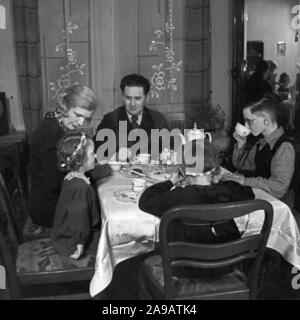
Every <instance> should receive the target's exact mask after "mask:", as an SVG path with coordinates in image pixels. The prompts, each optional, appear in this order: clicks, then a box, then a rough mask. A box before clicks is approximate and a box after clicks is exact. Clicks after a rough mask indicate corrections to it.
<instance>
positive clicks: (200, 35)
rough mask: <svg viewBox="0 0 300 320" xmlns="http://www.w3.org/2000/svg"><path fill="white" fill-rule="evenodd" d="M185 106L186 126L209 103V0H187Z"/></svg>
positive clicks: (197, 117)
mask: <svg viewBox="0 0 300 320" xmlns="http://www.w3.org/2000/svg"><path fill="white" fill-rule="evenodd" d="M185 3H186V8H185V12H186V17H185V21H186V23H185V27H186V34H185V38H186V41H185V75H184V77H185V79H184V85H185V105H186V126H187V127H188V128H191V127H193V124H194V122H197V124H199V125H200V126H201V128H205V123H203V124H202V123H201V121H202V119H203V112H204V113H206V112H207V110H206V109H207V107H208V106H210V102H211V26H210V24H211V23H210V4H209V0H186V1H185Z"/></svg>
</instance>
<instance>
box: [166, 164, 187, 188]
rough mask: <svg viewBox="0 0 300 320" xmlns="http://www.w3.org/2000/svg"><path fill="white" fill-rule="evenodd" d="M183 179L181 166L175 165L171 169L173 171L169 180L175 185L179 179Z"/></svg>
mask: <svg viewBox="0 0 300 320" xmlns="http://www.w3.org/2000/svg"><path fill="white" fill-rule="evenodd" d="M184 179H185V176H184V173H183V172H182V171H181V168H180V167H179V166H176V167H175V168H174V169H173V172H172V174H171V176H170V179H169V180H170V181H171V182H172V183H173V185H174V186H175V185H176V184H178V183H180V182H181V181H183V180H184Z"/></svg>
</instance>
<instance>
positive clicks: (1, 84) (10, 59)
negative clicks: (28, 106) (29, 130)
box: [0, 0, 25, 131]
mask: <svg viewBox="0 0 300 320" xmlns="http://www.w3.org/2000/svg"><path fill="white" fill-rule="evenodd" d="M11 4H12V1H10V0H0V5H3V6H4V7H5V9H6V29H5V30H3V29H0V44H1V49H0V91H4V92H5V93H6V96H7V98H8V99H7V102H8V109H9V113H10V122H11V123H12V125H13V127H14V128H15V129H16V130H18V131H24V130H25V126H24V120H23V110H22V105H21V98H20V92H19V84H18V76H17V65H16V54H15V46H14V37H13V34H14V33H13V23H12V7H11Z"/></svg>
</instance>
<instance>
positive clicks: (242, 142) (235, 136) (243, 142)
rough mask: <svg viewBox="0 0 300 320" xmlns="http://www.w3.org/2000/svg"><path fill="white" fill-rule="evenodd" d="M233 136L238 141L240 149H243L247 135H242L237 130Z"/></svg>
mask: <svg viewBox="0 0 300 320" xmlns="http://www.w3.org/2000/svg"><path fill="white" fill-rule="evenodd" d="M233 137H234V139H235V140H236V142H237V147H238V149H241V148H242V147H243V146H244V145H245V144H246V141H247V137H241V136H240V135H238V134H237V133H236V132H234V133H233Z"/></svg>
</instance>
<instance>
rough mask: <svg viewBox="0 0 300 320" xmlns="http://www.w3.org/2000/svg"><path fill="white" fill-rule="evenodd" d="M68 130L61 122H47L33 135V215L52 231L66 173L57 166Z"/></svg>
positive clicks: (34, 219)
mask: <svg viewBox="0 0 300 320" xmlns="http://www.w3.org/2000/svg"><path fill="white" fill-rule="evenodd" d="M64 133H65V131H64V129H63V128H62V127H61V126H60V125H59V123H58V120H57V119H53V118H52V119H44V120H42V122H41V123H40V124H39V126H38V128H37V130H36V131H35V132H34V134H33V138H32V143H31V163H30V176H31V190H30V195H29V207H30V216H31V218H32V220H33V222H35V223H36V224H38V225H41V226H44V227H48V228H51V227H52V223H53V219H54V212H55V207H56V203H57V199H58V197H59V193H60V190H61V184H62V181H63V178H64V174H63V173H62V172H60V171H59V169H58V164H57V162H58V161H57V148H56V145H57V143H58V141H59V140H60V139H61V138H62V137H63V136H64Z"/></svg>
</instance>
